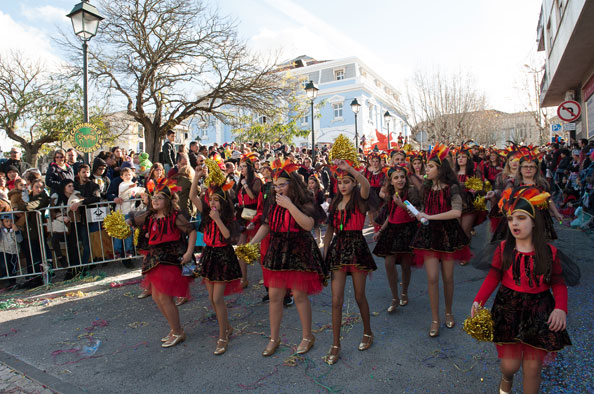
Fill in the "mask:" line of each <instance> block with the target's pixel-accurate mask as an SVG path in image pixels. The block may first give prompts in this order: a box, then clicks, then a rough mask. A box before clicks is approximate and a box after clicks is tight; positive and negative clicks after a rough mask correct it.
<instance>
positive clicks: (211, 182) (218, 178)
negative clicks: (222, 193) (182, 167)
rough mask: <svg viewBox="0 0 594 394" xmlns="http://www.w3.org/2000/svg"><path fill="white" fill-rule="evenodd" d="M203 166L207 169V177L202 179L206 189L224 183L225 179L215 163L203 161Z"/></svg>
mask: <svg viewBox="0 0 594 394" xmlns="http://www.w3.org/2000/svg"><path fill="white" fill-rule="evenodd" d="M204 164H206V168H208V175H207V176H206V179H204V184H205V185H207V186H208V187H211V186H221V185H223V184H224V183H225V182H226V180H227V178H226V177H225V174H224V173H223V171H222V170H221V168H220V167H219V165H218V164H217V162H216V161H214V160H212V159H205V160H204Z"/></svg>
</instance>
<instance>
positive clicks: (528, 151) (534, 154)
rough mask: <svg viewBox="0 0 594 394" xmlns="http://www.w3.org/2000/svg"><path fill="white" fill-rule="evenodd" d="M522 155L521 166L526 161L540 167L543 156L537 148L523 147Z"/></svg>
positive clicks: (521, 148)
mask: <svg viewBox="0 0 594 394" xmlns="http://www.w3.org/2000/svg"><path fill="white" fill-rule="evenodd" d="M520 154H521V155H522V156H521V157H520V164H522V163H523V162H525V161H532V162H534V163H536V164H537V165H538V162H539V160H540V156H541V154H540V152H539V151H538V148H535V147H533V146H521V147H520Z"/></svg>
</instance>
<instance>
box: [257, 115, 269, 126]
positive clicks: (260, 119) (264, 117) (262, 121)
mask: <svg viewBox="0 0 594 394" xmlns="http://www.w3.org/2000/svg"><path fill="white" fill-rule="evenodd" d="M266 122H267V119H266V116H264V115H262V116H260V117H259V118H258V123H260V124H266Z"/></svg>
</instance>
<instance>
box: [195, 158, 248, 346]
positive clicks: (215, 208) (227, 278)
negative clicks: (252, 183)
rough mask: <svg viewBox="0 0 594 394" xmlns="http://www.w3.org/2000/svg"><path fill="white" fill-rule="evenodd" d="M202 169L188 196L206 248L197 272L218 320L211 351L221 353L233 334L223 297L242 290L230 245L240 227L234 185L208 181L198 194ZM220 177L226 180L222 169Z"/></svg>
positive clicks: (197, 173) (238, 268)
mask: <svg viewBox="0 0 594 394" xmlns="http://www.w3.org/2000/svg"><path fill="white" fill-rule="evenodd" d="M206 160H210V159H206ZM204 171H205V170H204V169H203V168H201V167H197V170H196V173H195V175H194V179H193V181H192V188H191V189H190V199H191V200H192V202H193V203H194V205H195V206H196V208H197V209H198V211H200V214H201V215H202V218H203V219H202V222H201V224H200V228H201V230H202V232H203V233H204V243H205V244H206V247H205V248H204V251H203V252H202V256H201V257H200V270H199V272H198V273H197V274H198V275H200V276H202V277H203V278H204V283H205V285H206V289H207V290H208V298H209V300H210V303H211V304H212V307H213V309H214V311H215V313H216V316H217V321H218V322H219V339H218V340H217V345H216V348H215V350H214V354H215V355H220V354H223V353H225V352H226V351H227V346H228V345H229V337H230V336H231V334H232V333H233V328H232V327H231V324H229V320H228V318H227V305H226V304H225V299H224V296H226V295H229V294H234V293H239V292H241V290H242V286H241V268H240V267H239V261H238V260H237V256H236V255H235V251H234V250H233V247H232V246H231V245H232V244H233V243H235V242H236V241H237V239H238V238H239V227H238V225H237V221H236V220H235V217H234V212H233V202H232V201H231V196H230V195H229V193H228V190H229V189H231V188H232V187H233V183H232V181H231V182H230V183H227V184H223V185H220V184H212V183H211V184H210V185H207V186H208V190H207V192H206V194H205V195H204V196H200V195H198V190H199V187H200V186H199V185H198V182H199V180H200V179H201V178H202V176H203V175H204ZM219 178H220V179H225V176H224V175H223V174H222V171H221V174H220V177H219ZM207 179H208V178H207Z"/></svg>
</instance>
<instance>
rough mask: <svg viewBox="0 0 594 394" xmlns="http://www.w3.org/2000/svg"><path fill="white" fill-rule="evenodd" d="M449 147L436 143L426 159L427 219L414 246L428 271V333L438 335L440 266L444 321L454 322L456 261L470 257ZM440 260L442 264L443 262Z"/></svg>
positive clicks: (448, 324)
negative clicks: (429, 305) (453, 303)
mask: <svg viewBox="0 0 594 394" xmlns="http://www.w3.org/2000/svg"><path fill="white" fill-rule="evenodd" d="M448 152H449V149H448V148H447V147H446V146H444V145H439V144H437V145H436V146H435V147H434V148H433V150H432V151H431V153H430V155H429V157H428V160H427V169H426V171H427V181H428V182H426V183H425V185H424V186H423V192H422V198H423V205H424V211H423V212H421V213H419V214H418V215H417V218H418V219H419V220H422V219H423V220H427V221H428V224H427V225H422V226H419V229H418V231H417V234H416V235H415V237H414V239H413V241H412V244H411V248H412V249H413V250H414V252H415V257H416V258H417V259H418V261H423V263H424V265H425V270H426V271H427V279H428V288H429V302H430V304H431V317H432V320H431V328H430V330H429V335H430V336H432V337H436V336H438V335H439V271H440V268H441V272H442V281H443V292H444V298H445V312H446V314H445V322H446V323H445V324H446V327H448V328H453V327H454V325H455V322H454V316H453V314H452V300H453V298H454V261H456V260H461V261H468V260H470V257H471V254H470V248H469V247H468V245H469V244H470V239H469V238H468V237H467V236H466V234H465V233H464V230H462V227H461V226H460V223H459V222H458V218H459V217H460V216H461V215H462V197H461V196H460V186H459V185H458V179H457V177H456V174H455V173H454V171H452V167H450V163H449V161H448V160H447V154H448ZM440 262H441V264H440Z"/></svg>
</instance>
